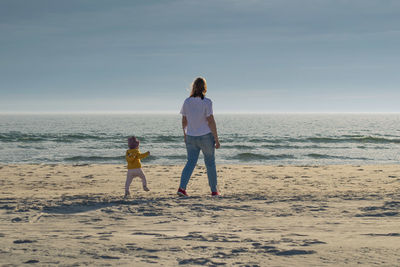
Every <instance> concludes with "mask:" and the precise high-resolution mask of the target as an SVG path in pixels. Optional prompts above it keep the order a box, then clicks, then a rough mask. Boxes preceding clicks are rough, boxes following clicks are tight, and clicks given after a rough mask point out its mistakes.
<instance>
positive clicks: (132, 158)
mask: <svg viewBox="0 0 400 267" xmlns="http://www.w3.org/2000/svg"><path fill="white" fill-rule="evenodd" d="M128 147H129V149H128V150H127V151H126V162H127V163H128V173H127V174H126V182H125V198H127V197H129V195H130V193H129V186H130V185H131V183H132V180H133V178H134V177H140V179H142V184H143V190H144V191H150V189H149V188H148V187H147V181H146V176H145V175H144V173H143V171H142V164H141V163H140V159H143V158H146V157H148V156H149V155H150V152H149V151H147V152H146V153H143V154H142V153H140V151H139V140H138V139H137V138H136V137H135V136H132V137H129V138H128Z"/></svg>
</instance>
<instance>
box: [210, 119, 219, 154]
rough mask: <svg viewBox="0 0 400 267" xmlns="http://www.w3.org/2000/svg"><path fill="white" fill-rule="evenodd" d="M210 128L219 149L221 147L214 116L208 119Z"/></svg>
mask: <svg viewBox="0 0 400 267" xmlns="http://www.w3.org/2000/svg"><path fill="white" fill-rule="evenodd" d="M207 122H208V126H209V127H210V130H211V133H212V135H213V136H214V140H215V148H216V149H218V148H219V147H220V146H221V145H220V144H219V139H218V133H217V124H216V123H215V120H214V116H213V115H210V116H209V117H207Z"/></svg>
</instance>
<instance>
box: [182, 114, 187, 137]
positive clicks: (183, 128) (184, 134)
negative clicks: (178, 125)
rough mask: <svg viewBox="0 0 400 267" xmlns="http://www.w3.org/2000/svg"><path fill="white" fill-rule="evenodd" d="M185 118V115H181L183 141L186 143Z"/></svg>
mask: <svg viewBox="0 0 400 267" xmlns="http://www.w3.org/2000/svg"><path fill="white" fill-rule="evenodd" d="M187 124H188V123H187V119H186V116H182V130H183V136H184V138H185V143H186V131H185V129H186V127H187Z"/></svg>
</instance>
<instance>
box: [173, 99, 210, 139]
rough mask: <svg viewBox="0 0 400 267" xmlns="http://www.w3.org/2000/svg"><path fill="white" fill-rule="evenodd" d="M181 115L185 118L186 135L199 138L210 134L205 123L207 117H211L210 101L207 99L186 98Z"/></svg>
mask: <svg viewBox="0 0 400 267" xmlns="http://www.w3.org/2000/svg"><path fill="white" fill-rule="evenodd" d="M181 114H182V115H183V116H185V117H186V118H187V122H188V124H187V128H186V134H187V135H191V136H200V135H205V134H208V133H210V132H211V130H210V127H209V126H208V122H207V117H209V116H211V115H213V109H212V101H211V100H210V99H209V98H206V97H204V99H201V97H188V98H186V99H185V102H183V106H182V109H181Z"/></svg>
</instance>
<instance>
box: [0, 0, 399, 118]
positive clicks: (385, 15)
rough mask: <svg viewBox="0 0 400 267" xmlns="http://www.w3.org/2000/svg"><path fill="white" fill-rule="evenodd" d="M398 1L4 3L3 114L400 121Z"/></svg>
mask: <svg viewBox="0 0 400 267" xmlns="http://www.w3.org/2000/svg"><path fill="white" fill-rule="evenodd" d="M399 70H400V1H398V0H351V1H350V0H160V1H153V0H142V1H133V0H126V1H122V0H112V1H111V0H79V1H76V0H68V1H64V0H35V1H32V0H1V1H0V112H2V113H10V112H11V113H12V112H28V113H29V112H165V111H166V112H173V113H174V112H175V113H179V110H180V108H181V105H182V102H183V101H184V99H185V98H186V97H188V95H189V93H190V85H191V82H192V81H193V80H194V79H195V78H196V77H198V76H202V77H205V78H206V80H207V83H208V92H207V97H209V98H211V99H212V101H213V107H214V111H215V112H400V104H399V103H400V90H399V89H400V88H399V85H400V75H399Z"/></svg>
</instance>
